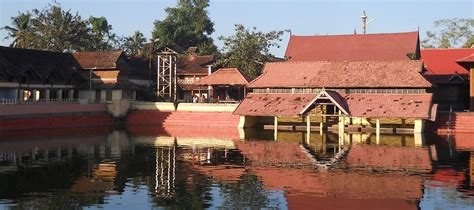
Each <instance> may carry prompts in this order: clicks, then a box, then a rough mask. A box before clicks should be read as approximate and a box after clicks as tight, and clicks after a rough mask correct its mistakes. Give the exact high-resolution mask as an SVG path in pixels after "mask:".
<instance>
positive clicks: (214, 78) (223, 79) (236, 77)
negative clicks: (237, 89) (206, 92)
mask: <svg viewBox="0 0 474 210" xmlns="http://www.w3.org/2000/svg"><path fill="white" fill-rule="evenodd" d="M249 81H250V79H249V78H248V77H247V76H246V75H245V74H244V73H242V72H241V71H240V70H239V69H237V68H224V69H219V70H217V71H216V72H214V73H212V74H211V75H209V76H207V77H204V78H202V79H200V80H198V81H197V82H195V83H194V84H196V85H247V84H248V83H249Z"/></svg>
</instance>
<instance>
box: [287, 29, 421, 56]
mask: <svg viewBox="0 0 474 210" xmlns="http://www.w3.org/2000/svg"><path fill="white" fill-rule="evenodd" d="M417 52H419V41H418V32H417V31H414V32H404V33H386V34H350V35H327V36H291V37H290V40H289V42H288V47H287V49H286V53H285V57H287V58H288V59H289V61H360V60H409V57H408V56H407V55H408V54H415V55H416V53H417Z"/></svg>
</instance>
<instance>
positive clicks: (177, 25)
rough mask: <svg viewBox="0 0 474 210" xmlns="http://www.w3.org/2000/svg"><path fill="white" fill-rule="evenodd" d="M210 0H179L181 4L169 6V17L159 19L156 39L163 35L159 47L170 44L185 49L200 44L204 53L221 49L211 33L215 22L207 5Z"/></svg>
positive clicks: (201, 51)
mask: <svg viewBox="0 0 474 210" xmlns="http://www.w3.org/2000/svg"><path fill="white" fill-rule="evenodd" d="M208 6H209V1H208V0H179V1H178V5H177V7H169V8H166V10H165V11H166V13H167V17H166V18H165V19H164V20H156V21H155V22H154V29H153V32H152V39H153V40H155V39H159V40H160V41H159V43H158V45H159V46H158V47H169V48H171V49H173V50H175V51H176V52H178V53H184V52H186V50H187V49H188V48H189V47H198V50H199V53H200V54H213V53H215V52H216V51H217V47H216V46H215V45H214V43H213V40H212V38H211V37H210V35H211V34H212V33H213V32H214V23H213V22H212V21H211V20H210V18H209V16H208V12H207V11H206V8H207V7H208Z"/></svg>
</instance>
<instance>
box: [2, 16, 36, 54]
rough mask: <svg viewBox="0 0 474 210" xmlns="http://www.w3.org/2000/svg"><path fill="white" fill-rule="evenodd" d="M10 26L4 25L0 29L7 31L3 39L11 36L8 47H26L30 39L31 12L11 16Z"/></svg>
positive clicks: (28, 45)
mask: <svg viewBox="0 0 474 210" xmlns="http://www.w3.org/2000/svg"><path fill="white" fill-rule="evenodd" d="M11 19H12V26H5V27H3V28H2V29H4V30H6V31H8V36H7V37H5V39H8V38H12V39H13V42H12V43H11V44H10V47H19V48H28V47H30V45H31V41H32V35H33V34H32V24H31V14H30V13H29V12H26V13H19V14H18V16H16V17H12V18H11Z"/></svg>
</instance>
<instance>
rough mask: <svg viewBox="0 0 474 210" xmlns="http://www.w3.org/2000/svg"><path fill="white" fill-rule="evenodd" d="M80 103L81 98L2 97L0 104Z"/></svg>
mask: <svg viewBox="0 0 474 210" xmlns="http://www.w3.org/2000/svg"><path fill="white" fill-rule="evenodd" d="M52 103H54V104H79V99H49V100H46V99H40V100H26V101H25V100H20V99H5V98H2V99H0V105H7V104H52Z"/></svg>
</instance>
